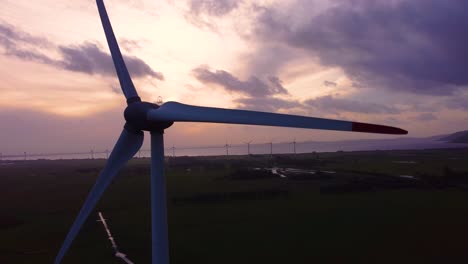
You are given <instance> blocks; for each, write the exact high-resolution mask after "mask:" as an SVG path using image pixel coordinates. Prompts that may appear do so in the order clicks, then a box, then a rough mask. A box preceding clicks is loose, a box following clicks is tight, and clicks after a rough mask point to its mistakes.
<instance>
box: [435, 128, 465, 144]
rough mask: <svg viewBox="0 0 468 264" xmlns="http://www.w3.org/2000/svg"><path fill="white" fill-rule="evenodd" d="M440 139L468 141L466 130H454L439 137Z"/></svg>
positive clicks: (455, 141) (453, 141)
mask: <svg viewBox="0 0 468 264" xmlns="http://www.w3.org/2000/svg"><path fill="white" fill-rule="evenodd" d="M439 140H440V141H446V142H450V143H468V130H465V131H459V132H455V133H453V134H450V135H446V136H443V137H441V138H439Z"/></svg>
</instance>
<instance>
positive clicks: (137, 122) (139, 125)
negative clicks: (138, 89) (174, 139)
mask: <svg viewBox="0 0 468 264" xmlns="http://www.w3.org/2000/svg"><path fill="white" fill-rule="evenodd" d="M158 108H159V105H157V104H153V103H149V102H141V101H140V102H139V101H136V102H133V103H131V104H129V105H128V106H127V108H125V111H124V117H125V120H126V121H127V123H126V124H125V128H126V129H128V130H129V131H132V132H136V133H139V132H140V131H163V130H164V129H166V128H168V127H170V126H172V124H174V122H171V121H151V120H148V113H149V112H150V111H152V110H157V109H158Z"/></svg>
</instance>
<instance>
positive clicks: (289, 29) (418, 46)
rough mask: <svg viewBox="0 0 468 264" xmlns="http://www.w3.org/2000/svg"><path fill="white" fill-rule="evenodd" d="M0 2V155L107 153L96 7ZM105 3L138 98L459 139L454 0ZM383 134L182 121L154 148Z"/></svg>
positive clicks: (47, 0) (466, 5)
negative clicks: (383, 126)
mask: <svg viewBox="0 0 468 264" xmlns="http://www.w3.org/2000/svg"><path fill="white" fill-rule="evenodd" d="M0 2H1V8H0V79H1V82H0V92H1V96H0V121H1V123H0V129H1V130H0V131H1V132H0V133H1V137H0V152H2V153H4V154H16V153H22V152H23V151H28V152H36V153H37V152H61V151H87V150H89V149H90V148H94V149H102V150H103V149H106V148H111V147H112V146H113V144H114V142H115V140H116V139H117V137H118V136H119V134H120V131H121V129H122V126H123V124H124V119H123V114H122V112H123V110H124V109H125V106H126V104H125V98H124V97H123V95H122V92H121V90H120V87H119V83H118V79H117V77H116V74H115V70H114V68H113V67H114V66H113V64H112V61H111V59H110V55H109V50H108V47H107V43H106V40H105V35H104V32H103V29H102V25H101V22H100V20H99V15H98V12H97V8H96V3H95V1H93V0H70V1H58V0H41V1H26V0H0ZM105 4H106V7H107V10H108V13H109V17H110V20H111V22H112V25H113V28H114V31H115V34H116V36H117V38H118V40H119V43H120V46H121V49H122V52H123V54H124V57H125V60H126V63H127V66H128V68H129V70H130V73H131V75H132V78H133V80H134V83H135V86H136V88H137V90H138V92H139V94H140V96H141V97H142V99H143V100H146V101H151V102H155V101H156V100H157V98H158V97H161V98H162V100H163V101H179V102H182V103H188V104H194V105H203V106H213V107H229V108H240V109H250V110H260V111H272V112H278V113H290V114H300V115H308V116H315V117H327V118H334V119H346V120H353V121H361V122H372V123H379V124H386V125H391V126H398V127H401V128H404V129H406V130H408V131H409V135H408V136H410V137H423V136H432V135H437V134H446V133H452V132H455V131H459V130H465V129H468V125H467V123H468V89H467V87H468V27H467V25H468V15H467V14H466V10H468V1H466V0H451V1H440V0H380V1H365V0H348V1H341V0H336V1H324V0H304V1H301V0H297V1H282V0H281V1H280V0H278V1H273V0H272V1H235V0H219V1H214V0H191V1H190V0H188V1H176V0H167V1H156V0H133V1H125V0H106V1H105ZM389 137H390V136H379V135H377V136H376V135H371V134H362V133H345V132H329V131H325V132H324V131H318V130H302V129H286V128H269V127H253V126H235V125H217V124H192V123H187V124H176V125H174V126H172V127H171V128H170V129H168V130H166V138H165V139H166V140H165V141H166V145H170V146H172V145H173V144H174V145H176V146H199V145H215V144H219V145H223V144H225V143H226V141H228V142H229V143H233V144H235V143H242V142H245V141H250V140H253V141H254V142H256V143H261V142H269V141H270V140H274V141H276V142H286V141H290V140H292V139H293V138H296V139H297V140H298V141H305V140H316V141H330V140H343V139H359V138H389ZM145 141H146V142H145V146H146V148H147V146H148V143H149V140H148V137H147V138H146V140H145ZM144 148H145V147H144Z"/></svg>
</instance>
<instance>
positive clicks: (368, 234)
mask: <svg viewBox="0 0 468 264" xmlns="http://www.w3.org/2000/svg"><path fill="white" fill-rule="evenodd" d="M466 157H468V149H451V150H418V151H367V152H334V153H311V154H300V155H297V156H293V155H276V156H275V157H273V158H272V157H269V156H266V155H259V156H229V157H178V158H175V159H168V160H167V161H166V162H167V168H166V175H167V189H168V215H169V216H168V217H169V236H170V256H171V263H180V264H182V263H236V264H238V263H466V262H467V261H468V239H467V238H468V224H467V223H468V162H466ZM104 162H105V160H103V159H100V160H55V161H52V160H37V161H16V162H7V161H3V162H2V163H0V164H1V166H0V208H2V210H1V212H0V263H6V264H9V263H13V264H16V263H52V262H53V259H54V257H55V255H56V253H57V252H58V250H59V247H60V245H61V243H62V241H63V239H64V237H65V235H66V233H67V231H68V228H69V227H70V226H71V224H72V222H73V220H74V218H75V216H76V215H77V213H78V211H79V209H80V206H81V204H82V203H83V201H84V199H85V197H86V195H87V192H88V191H89V189H90V188H91V187H92V185H93V183H94V181H95V179H96V177H97V175H98V173H99V170H100V168H102V167H103V164H104ZM271 168H278V169H279V170H281V171H282V173H284V174H285V177H279V176H278V175H277V174H274V173H272V172H271V171H272V170H271ZM288 168H289V169H296V170H297V169H300V170H299V171H295V170H287V169H288ZM149 172H150V170H149V160H148V159H133V160H132V161H131V162H130V163H129V164H128V165H127V166H126V168H125V169H124V170H123V171H122V172H121V173H120V175H119V176H118V177H117V178H116V180H115V181H114V183H113V184H112V185H111V186H110V188H109V189H108V190H107V192H106V193H105V194H104V196H103V198H102V199H101V201H100V202H99V204H98V207H97V209H96V210H95V212H94V213H92V214H91V216H90V218H89V219H88V221H87V223H86V224H85V225H84V227H83V229H82V230H81V232H80V234H79V235H78V237H77V239H76V240H75V241H74V243H73V245H72V247H71V249H70V251H69V253H68V254H67V255H66V257H65V258H64V261H63V263H123V262H121V260H120V259H117V258H116V257H115V256H114V255H113V250H112V248H111V246H110V243H109V241H108V239H107V237H106V234H105V231H104V228H103V226H102V224H101V223H100V222H97V221H96V220H97V212H98V211H101V212H102V213H103V214H104V216H105V218H106V219H107V223H108V225H109V227H110V229H111V231H112V233H113V236H114V237H115V239H116V242H117V244H118V245H119V248H120V250H121V251H122V252H124V253H125V254H127V255H128V257H129V258H130V259H131V260H132V261H133V262H135V263H137V264H138V263H150V259H151V252H150V244H151V241H150V210H149V209H150V205H149V198H150V192H149Z"/></svg>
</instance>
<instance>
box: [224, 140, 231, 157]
mask: <svg viewBox="0 0 468 264" xmlns="http://www.w3.org/2000/svg"><path fill="white" fill-rule="evenodd" d="M224 147H225V148H226V156H229V147H231V146H230V145H229V144H228V143H227V140H226V144H225V145H224Z"/></svg>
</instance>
